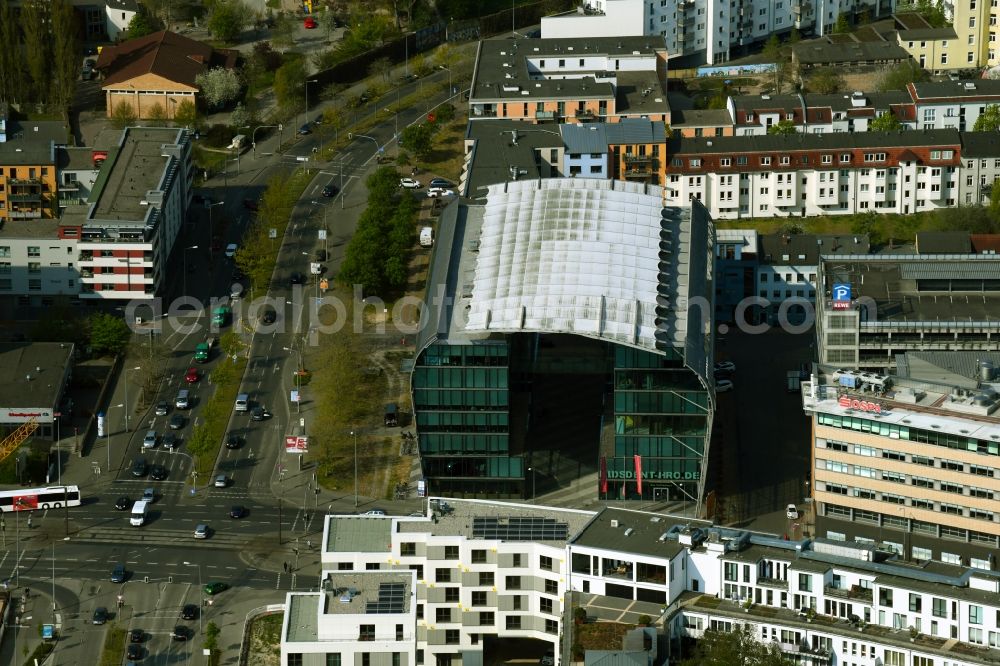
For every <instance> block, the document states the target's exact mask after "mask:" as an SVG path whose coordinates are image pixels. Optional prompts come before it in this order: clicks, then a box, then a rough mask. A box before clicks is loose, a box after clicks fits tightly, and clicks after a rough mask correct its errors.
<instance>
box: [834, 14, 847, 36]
mask: <svg viewBox="0 0 1000 666" xmlns="http://www.w3.org/2000/svg"><path fill="white" fill-rule="evenodd" d="M850 31H851V19H850V18H848V16H847V14H846V13H844V12H841V13H840V14H838V15H837V22H836V23H835V24H834V26H833V34H835V35H845V34H847V33H849V32H850Z"/></svg>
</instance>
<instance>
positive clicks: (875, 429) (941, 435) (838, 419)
mask: <svg viewBox="0 0 1000 666" xmlns="http://www.w3.org/2000/svg"><path fill="white" fill-rule="evenodd" d="M816 420H817V422H818V423H819V424H820V425H825V426H833V427H834V428H843V429H845V430H858V431H860V432H870V433H872V434H873V435H882V436H884V437H891V438H893V439H902V440H907V441H911V442H921V443H923V444H934V445H935V446H943V447H946V448H949V449H957V450H959V451H971V452H973V453H984V454H987V455H991V456H995V455H1000V442H994V441H992V440H985V439H977V438H975V437H966V436H963V435H954V434H950V433H946V432H937V431H935V430H926V429H924V428H910V427H908V426H901V425H896V424H893V423H881V422H879V421H875V420H872V419H859V418H857V417H853V416H840V415H837V414H822V413H818V414H816Z"/></svg>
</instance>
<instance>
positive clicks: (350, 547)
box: [326, 516, 392, 553]
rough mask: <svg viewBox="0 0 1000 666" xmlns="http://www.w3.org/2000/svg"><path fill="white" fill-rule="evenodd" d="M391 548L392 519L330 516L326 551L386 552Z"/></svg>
mask: <svg viewBox="0 0 1000 666" xmlns="http://www.w3.org/2000/svg"><path fill="white" fill-rule="evenodd" d="M391 550H392V520H391V519H389V518H387V517H379V516H330V518H329V524H328V527H327V538H326V552H328V553H388V552H390V551H391Z"/></svg>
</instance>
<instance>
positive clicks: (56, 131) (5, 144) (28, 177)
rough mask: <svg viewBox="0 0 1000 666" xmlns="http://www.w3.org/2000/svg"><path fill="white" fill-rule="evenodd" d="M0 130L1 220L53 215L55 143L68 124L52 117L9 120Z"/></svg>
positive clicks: (62, 139) (3, 111) (56, 193)
mask: <svg viewBox="0 0 1000 666" xmlns="http://www.w3.org/2000/svg"><path fill="white" fill-rule="evenodd" d="M0 115H2V116H3V117H4V121H3V123H4V131H3V132H2V133H0V222H4V223H9V222H14V221H26V222H29V223H30V222H31V221H34V220H43V219H52V218H54V217H56V216H57V214H58V211H59V191H58V187H57V185H56V167H57V152H58V147H59V146H63V145H65V144H66V142H67V140H68V138H69V134H68V133H69V128H68V127H67V126H66V125H64V124H63V123H61V122H54V121H34V122H31V121H25V122H22V121H9V120H7V118H6V116H7V113H6V108H4V109H0Z"/></svg>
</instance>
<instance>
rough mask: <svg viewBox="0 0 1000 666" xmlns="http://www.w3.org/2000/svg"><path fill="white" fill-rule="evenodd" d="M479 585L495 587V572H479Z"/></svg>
mask: <svg viewBox="0 0 1000 666" xmlns="http://www.w3.org/2000/svg"><path fill="white" fill-rule="evenodd" d="M479 584H480V585H488V586H490V587H492V586H493V572H492V571H480V572H479Z"/></svg>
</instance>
